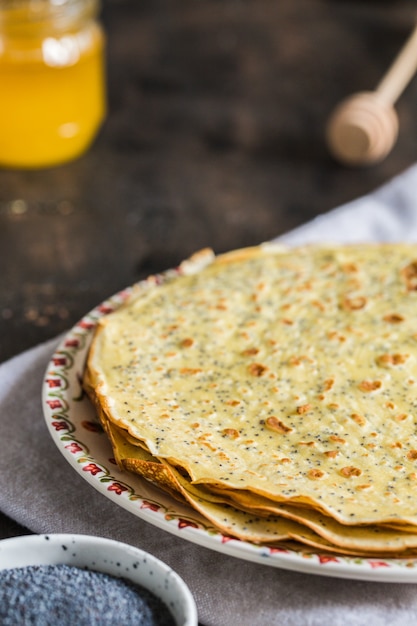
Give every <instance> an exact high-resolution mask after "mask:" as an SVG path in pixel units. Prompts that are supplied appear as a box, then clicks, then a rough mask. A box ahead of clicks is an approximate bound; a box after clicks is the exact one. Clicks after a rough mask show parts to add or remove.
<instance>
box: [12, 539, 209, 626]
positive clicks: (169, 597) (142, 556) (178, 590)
mask: <svg viewBox="0 0 417 626" xmlns="http://www.w3.org/2000/svg"><path fill="white" fill-rule="evenodd" d="M29 565H70V566H74V567H79V568H88V569H90V570H95V571H96V572H103V573H105V574H110V575H111V576H118V577H123V578H125V579H127V580H130V581H131V582H133V583H135V584H137V585H141V586H142V587H144V588H145V589H148V590H149V591H151V592H152V593H153V594H154V595H156V596H157V597H158V598H160V599H161V600H162V601H163V602H164V603H165V604H166V606H167V607H168V608H169V609H170V611H171V613H172V615H173V617H174V620H175V623H176V625H177V626H197V624H198V618H197V608H196V605H195V602H194V599H193V597H192V595H191V592H190V590H189V588H188V587H187V585H186V584H185V582H184V581H183V580H182V578H180V576H178V574H176V572H174V571H173V570H172V569H171V568H170V567H168V565H166V564H165V563H163V562H162V561H160V560H159V559H156V558H155V557H154V556H152V555H151V554H148V553H147V552H144V551H143V550H140V549H138V548H135V547H133V546H130V545H128V544H125V543H121V542H119V541H113V540H111V539H105V538H102V537H93V536H89V535H71V534H51V535H24V536H22V537H13V538H11V539H3V540H2V541H0V570H4V569H11V568H16V567H26V566H29Z"/></svg>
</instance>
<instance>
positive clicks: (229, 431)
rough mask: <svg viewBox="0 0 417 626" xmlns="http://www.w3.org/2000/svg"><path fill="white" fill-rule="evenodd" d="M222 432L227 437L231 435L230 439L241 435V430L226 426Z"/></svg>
mask: <svg viewBox="0 0 417 626" xmlns="http://www.w3.org/2000/svg"><path fill="white" fill-rule="evenodd" d="M222 433H223V435H224V436H225V437H229V439H237V438H238V437H239V431H237V430H236V429H235V428H224V429H223V430H222Z"/></svg>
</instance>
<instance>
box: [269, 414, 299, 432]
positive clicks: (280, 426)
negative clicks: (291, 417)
mask: <svg viewBox="0 0 417 626" xmlns="http://www.w3.org/2000/svg"><path fill="white" fill-rule="evenodd" d="M265 426H266V427H267V428H268V429H269V430H273V431H275V432H277V433H281V434H286V433H290V432H292V430H293V429H292V428H290V426H287V425H286V424H284V422H282V421H281V420H279V419H278V418H277V417H275V416H274V415H271V417H268V418H267V419H266V420H265Z"/></svg>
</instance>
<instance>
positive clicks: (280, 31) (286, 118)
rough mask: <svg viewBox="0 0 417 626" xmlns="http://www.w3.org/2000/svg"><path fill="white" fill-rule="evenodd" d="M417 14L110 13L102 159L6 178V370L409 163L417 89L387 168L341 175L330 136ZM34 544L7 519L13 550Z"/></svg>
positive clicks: (284, 3) (324, 0) (369, 5)
mask: <svg viewBox="0 0 417 626" xmlns="http://www.w3.org/2000/svg"><path fill="white" fill-rule="evenodd" d="M415 12H416V9H415V3H414V1H413V0H408V1H407V0H403V1H396V2H394V1H393V0H392V1H385V2H384V1H382V0H381V1H376V0H369V1H365V0H363V1H359V0H357V1H354V0H351V1H347V0H279V1H277V0H199V1H198V2H197V1H196V0H140V2H138V0H105V3H104V7H103V14H102V17H103V22H104V24H105V27H106V30H107V34H108V58H107V67H108V87H109V93H108V116H107V119H106V122H105V124H104V126H103V128H102V130H101V132H100V134H99V136H98V138H97V140H96V141H95V143H94V145H93V146H92V148H91V149H90V150H89V152H88V153H87V154H85V155H84V156H83V157H82V158H80V159H79V160H77V161H75V162H73V163H70V164H67V165H65V166H61V167H57V168H55V169H48V170H42V171H7V170H3V171H0V251H1V278H0V361H4V360H6V359H8V358H9V357H11V356H13V355H16V354H18V353H19V352H21V351H22V350H24V349H27V348H30V347H32V346H34V345H36V344H38V343H39V342H42V341H44V340H46V339H48V338H51V337H54V336H55V335H57V334H58V333H60V332H61V331H63V330H65V329H66V328H68V327H69V326H71V325H72V324H73V323H75V322H76V321H77V320H78V319H79V318H80V317H81V316H82V315H83V314H84V313H86V312H87V311H88V310H89V309H90V308H92V307H93V306H94V305H96V304H97V303H99V302H101V301H102V300H103V299H105V298H106V297H107V296H110V295H111V294H113V293H114V292H116V291H118V290H119V289H121V288H123V287H125V286H126V285H129V284H131V283H133V282H135V281H137V280H138V279H140V278H142V277H144V276H145V275H148V274H150V273H154V272H156V271H158V270H162V269H165V268H167V267H170V266H173V265H175V264H176V263H178V262H179V261H180V260H181V259H183V258H184V257H186V256H187V255H189V254H190V253H191V252H193V251H195V250H197V249H199V248H202V247H205V246H210V247H212V248H213V249H214V250H215V251H216V252H222V251H225V250H228V249H232V248H237V247H241V246H248V245H252V244H257V243H259V242H261V241H264V240H268V239H270V238H272V237H275V236H277V235H279V234H280V233H284V232H285V231H287V230H289V229H292V228H294V227H296V226H298V225H299V224H301V223H303V222H304V221H306V220H309V219H311V218H313V217H314V216H316V215H317V214H319V213H323V212H326V211H329V210H330V209H332V208H333V207H335V206H337V205H339V204H341V203H344V202H347V201H349V200H351V199H353V198H355V197H357V196H359V195H362V194H364V193H367V192H369V191H371V190H373V189H374V188H375V187H377V186H378V185H380V184H382V183H384V182H386V181H387V180H388V179H389V178H391V177H392V176H394V175H396V174H397V173H399V172H401V171H402V170H404V169H405V168H407V167H408V166H410V165H411V164H412V163H414V162H415V161H416V160H417V80H416V81H413V82H412V83H411V84H410V86H409V87H408V89H407V90H406V91H405V93H404V94H403V96H402V98H401V99H400V101H399V103H398V106H397V110H398V113H399V117H400V124H401V129H400V137H399V140H398V142H397V144H396V146H395V148H394V150H393V152H392V153H391V154H390V155H389V157H388V158H387V159H386V160H385V161H384V162H383V163H381V164H379V165H378V166H374V167H371V168H367V169H360V170H358V169H348V168H345V167H343V166H341V165H339V164H337V163H335V162H334V161H333V160H332V159H331V157H330V156H329V154H328V152H327V149H326V145H325V142H324V127H325V124H326V120H327V118H328V116H329V114H330V112H331V111H332V109H333V107H334V106H335V105H336V103H338V102H339V101H340V99H342V98H344V97H345V96H347V95H349V94H350V93H353V92H356V91H361V90H367V89H373V88H374V87H375V86H376V84H377V83H378V81H379V79H380V78H381V77H382V75H383V73H384V72H385V71H386V69H387V68H388V66H389V64H390V63H391V61H392V60H393V58H394V57H395V55H396V54H397V52H398V50H399V49H400V47H401V46H402V45H403V43H404V42H405V40H406V38H407V36H408V35H409V33H410V32H411V29H412V28H413V26H414V20H415ZM0 89H1V85H0ZM0 141H1V137H0ZM0 419H1V418H0ZM21 532H29V531H27V530H26V529H22V528H21V527H19V526H18V525H16V524H15V523H14V522H13V521H12V520H8V519H7V518H5V517H4V516H1V515H0V537H6V536H12V535H16V534H19V533H21Z"/></svg>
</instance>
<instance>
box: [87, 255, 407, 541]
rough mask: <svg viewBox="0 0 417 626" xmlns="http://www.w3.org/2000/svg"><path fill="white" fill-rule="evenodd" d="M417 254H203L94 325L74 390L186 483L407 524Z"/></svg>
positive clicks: (356, 519)
mask: <svg viewBox="0 0 417 626" xmlns="http://www.w3.org/2000/svg"><path fill="white" fill-rule="evenodd" d="M416 258H417V248H416V247H415V246H412V245H405V244H404V245H402V244H384V245H382V244H381V245H365V244H363V245H355V246H339V247H306V248H303V249H296V250H287V249H283V248H281V247H277V246H274V245H265V246H260V247H257V248H251V249H246V250H240V251H236V252H232V253H229V254H227V255H220V256H218V257H213V256H212V255H210V254H207V255H204V254H203V255H201V256H199V257H198V258H197V261H196V264H194V262H193V260H191V261H188V262H187V263H185V264H184V265H183V267H182V268H181V269H180V271H179V272H175V273H170V274H169V276H168V277H167V278H166V280H164V281H162V284H159V282H161V281H159V280H155V279H152V280H151V281H150V283H149V284H147V288H146V289H145V290H144V289H143V286H141V287H140V288H139V289H138V294H137V295H136V294H135V290H133V294H132V297H131V299H130V301H129V302H128V303H127V305H125V306H123V307H122V308H121V309H120V310H118V311H116V312H115V313H113V314H111V315H109V316H107V317H105V318H103V320H102V321H101V322H100V324H99V326H98V329H97V331H96V334H95V337H94V340H93V344H92V347H91V350H90V354H89V358H88V362H87V368H86V374H85V387H86V389H87V391H88V393H89V395H90V397H91V398H92V399H93V401H94V402H95V404H96V406H97V407H98V409H99V411H100V412H101V413H102V414H103V415H104V416H105V417H106V419H108V420H109V421H110V422H112V423H113V424H115V425H117V426H118V427H119V428H121V429H123V430H124V431H125V432H126V433H127V436H128V437H130V438H131V439H132V440H133V441H137V442H138V443H139V444H140V446H142V448H143V449H145V450H146V451H147V452H149V453H150V454H151V455H152V456H153V457H154V458H155V460H157V461H163V463H164V464H167V465H171V466H172V467H173V468H175V469H179V470H181V471H182V472H183V473H184V474H185V475H186V476H188V477H189V480H190V483H191V484H194V485H202V486H204V488H205V489H208V490H210V488H212V489H213V490H214V489H219V488H220V489H222V488H223V489H224V490H228V491H230V492H233V491H234V492H235V493H236V494H237V495H239V493H253V494H255V495H257V496H261V497H264V498H267V499H269V500H270V501H272V502H276V503H279V504H283V503H285V504H287V505H291V504H292V505H300V504H302V505H304V506H309V507H310V508H311V509H313V510H314V509H315V510H316V511H320V513H323V514H325V515H327V516H331V517H332V518H333V519H334V520H336V521H337V522H338V523H339V524H343V525H347V526H360V525H365V524H368V525H370V524H374V525H375V524H376V525H381V524H384V525H388V524H392V525H394V526H396V527H398V529H399V530H398V532H400V533H401V532H402V530H401V526H402V525H403V526H404V529H407V530H409V528H408V527H413V526H415V525H416V524H417V504H416V502H417V500H416V498H415V493H416V489H417V483H416V480H417V436H416V434H415V430H416V428H415V422H416V416H415V411H416V408H417V396H416V392H415V387H414V385H415V384H416V381H417V340H416V333H415V330H414V320H413V315H414V310H415V305H416V301H417V300H416V299H417V292H416V290H415V287H416V281H415V280H414V278H413V276H414V269H413V268H414V267H417V263H416V261H415V259H416ZM255 499H256V498H255ZM236 500H238V498H236ZM406 543H407V542H404V545H405V544H406Z"/></svg>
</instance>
